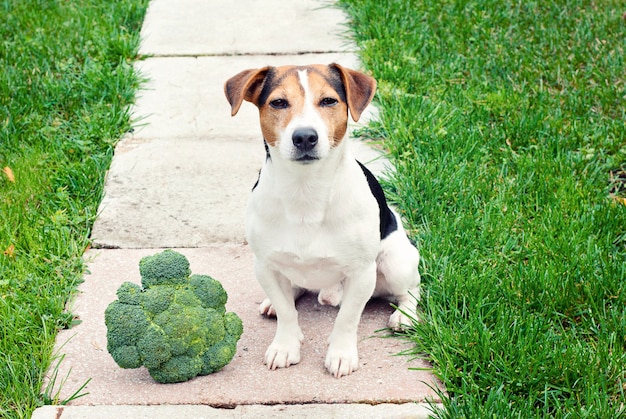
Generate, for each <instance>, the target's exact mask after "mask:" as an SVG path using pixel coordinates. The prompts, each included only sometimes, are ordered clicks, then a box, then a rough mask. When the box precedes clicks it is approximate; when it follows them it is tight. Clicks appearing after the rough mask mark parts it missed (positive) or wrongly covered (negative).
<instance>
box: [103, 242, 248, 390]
mask: <svg viewBox="0 0 626 419" xmlns="http://www.w3.org/2000/svg"><path fill="white" fill-rule="evenodd" d="M139 272H140V274H141V284H142V286H139V285H137V284H133V283H130V282H125V283H123V284H122V285H121V286H120V287H119V289H118V290H117V300H115V301H113V302H112V303H111V304H109V306H108V307H107V309H106V311H105V313H104V322H105V324H106V326H107V349H108V351H109V353H110V354H111V356H112V357H113V359H114V360H115V362H116V363H117V364H118V365H119V366H120V367H122V368H139V367H141V366H145V367H146V368H147V369H148V372H149V373H150V376H151V377H152V378H153V379H154V380H155V381H158V382H160V383H175V382H181V381H187V380H189V379H191V378H193V377H195V376H197V375H207V374H211V373H213V372H215V371H218V370H220V369H222V368H223V367H224V366H225V365H226V364H228V363H229V362H230V361H231V360H232V359H233V357H234V356H235V352H236V349H237V341H238V340H239V338H240V337H241V334H242V333H243V325H242V322H241V319H240V318H239V317H238V316H237V315H236V314H235V313H232V312H229V313H227V312H226V308H225V304H226V300H227V298H228V295H227V294H226V291H225V290H224V288H223V287H222V284H220V283H219V281H217V280H215V279H213V278H211V277H210V276H207V275H191V271H190V270H189V261H188V260H187V258H186V257H185V256H183V255H181V254H180V253H177V252H175V251H173V250H165V251H163V252H161V253H158V254H156V255H152V256H147V257H145V258H143V259H141V261H140V262H139Z"/></svg>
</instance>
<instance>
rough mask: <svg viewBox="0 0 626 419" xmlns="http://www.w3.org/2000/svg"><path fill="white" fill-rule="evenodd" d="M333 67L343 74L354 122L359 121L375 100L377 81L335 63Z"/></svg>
mask: <svg viewBox="0 0 626 419" xmlns="http://www.w3.org/2000/svg"><path fill="white" fill-rule="evenodd" d="M330 66H331V67H334V68H336V69H337V70H339V72H340V73H341V78H342V80H343V84H344V87H345V89H346V100H347V101H348V109H350V114H351V115H352V119H354V121H355V122H356V121H358V120H359V118H360V117H361V114H362V113H363V111H364V110H365V108H366V107H367V105H369V103H370V102H371V101H372V99H373V98H374V93H375V92H376V80H374V78H373V77H370V76H368V75H366V74H363V73H361V72H358V71H355V70H351V69H349V68H345V67H342V66H340V65H339V64H336V63H333V64H331V65H330Z"/></svg>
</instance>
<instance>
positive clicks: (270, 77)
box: [224, 64, 376, 163]
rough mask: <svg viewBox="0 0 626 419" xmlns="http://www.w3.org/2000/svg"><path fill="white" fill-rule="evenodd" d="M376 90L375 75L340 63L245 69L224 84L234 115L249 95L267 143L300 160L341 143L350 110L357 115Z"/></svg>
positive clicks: (313, 158)
mask: <svg viewBox="0 0 626 419" xmlns="http://www.w3.org/2000/svg"><path fill="white" fill-rule="evenodd" d="M375 90H376V81H375V80H374V79H373V78H372V77H370V76H367V75H365V74H363V73H360V72H358V71H354V70H350V69H348V68H344V67H342V66H340V65H339V64H330V65H310V66H301V67H298V66H284V67H264V68H260V69H251V70H245V71H242V72H241V73H239V74H237V75H235V76H233V77H232V78H230V79H229V80H228V81H227V82H226V84H225V86H224V91H225V93H226V98H227V99H228V102H229V103H230V105H231V107H232V115H233V116H234V115H235V114H237V112H238V111H239V108H240V106H241V104H242V102H243V101H244V100H247V101H249V102H252V103H254V104H255V105H256V106H257V107H258V108H259V114H260V119H261V131H262V133H263V137H264V138H265V141H266V142H267V144H268V145H269V146H270V147H272V148H276V149H277V150H278V151H279V154H280V156H281V157H283V158H284V159H285V160H291V161H295V162H300V163H311V162H314V161H316V160H321V159H323V158H325V157H326V156H327V155H328V154H329V152H330V151H331V150H332V149H333V148H335V147H337V146H338V145H339V144H340V143H341V141H342V140H343V138H344V136H345V134H346V130H347V127H348V110H350V114H351V115H352V119H354V120H355V121H358V120H359V118H360V116H361V113H362V112H363V110H365V108H366V107H367V105H368V104H369V103H370V101H371V100H372V97H373V96H374V92H375Z"/></svg>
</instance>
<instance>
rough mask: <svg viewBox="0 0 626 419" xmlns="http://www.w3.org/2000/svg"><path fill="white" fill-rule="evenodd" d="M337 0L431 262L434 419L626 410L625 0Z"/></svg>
mask: <svg viewBox="0 0 626 419" xmlns="http://www.w3.org/2000/svg"><path fill="white" fill-rule="evenodd" d="M340 3H341V4H342V6H343V7H344V8H345V10H346V11H347V12H348V14H349V15H350V19H351V28H350V30H351V32H352V36H353V37H354V39H355V40H356V42H357V44H358V45H359V47H360V48H361V59H362V62H363V63H364V66H365V68H367V69H368V70H369V71H370V72H371V73H372V75H374V76H375V77H376V78H377V79H378V81H379V91H378V94H377V97H376V99H377V102H378V105H379V107H380V109H381V111H382V112H381V118H380V122H379V123H376V124H373V125H371V126H370V127H369V133H368V134H369V135H372V136H375V137H378V138H381V139H382V140H383V142H384V145H385V146H386V147H387V148H388V150H389V151H390V153H391V156H392V159H393V162H394V164H395V165H396V167H397V171H396V173H395V174H394V175H393V178H392V180H391V181H390V182H389V183H388V184H387V185H386V187H387V189H388V190H389V191H390V192H391V195H392V196H393V197H394V200H395V201H396V204H397V206H398V207H399V208H400V209H401V210H402V212H403V214H404V215H405V217H406V218H407V220H408V225H409V227H410V229H411V230H412V233H413V235H414V237H415V238H416V239H417V241H418V242H419V245H420V249H421V252H422V255H423V258H424V264H423V268H422V270H423V273H424V275H423V278H424V281H423V291H424V292H423V302H422V305H421V308H422V310H423V313H422V319H423V322H422V323H420V324H418V325H416V327H415V330H413V331H411V332H410V333H409V337H410V338H411V339H412V340H413V341H414V342H415V344H416V353H418V354H425V356H427V357H428V358H429V359H430V360H431V361H432V364H433V368H434V371H435V373H436V374H437V375H438V376H439V377H440V378H441V380H442V381H443V382H444V384H445V386H446V388H447V391H448V392H449V397H447V398H445V400H444V403H445V407H446V412H440V413H439V414H438V415H439V416H440V417H449V418H461V417H466V418H487V417H489V418H491V417H494V418H496V417H497V418H501V417H522V418H528V417H558V418H565V417H569V418H580V417H589V418H609V417H611V418H613V417H618V416H619V415H623V414H625V413H626V412H625V410H624V409H625V408H624V401H625V400H626V396H625V392H626V205H624V202H626V201H622V202H620V201H619V200H617V199H614V198H612V197H610V191H611V190H612V189H613V190H615V188H614V187H615V185H611V182H610V179H611V175H610V173H611V172H612V171H613V172H615V171H617V172H619V171H624V170H625V169H626V124H625V121H626V88H625V82H626V80H625V78H626V70H625V69H626V63H625V49H626V22H625V21H624V18H623V17H622V14H623V13H624V12H626V9H625V8H624V3H623V2H620V1H610V0H609V1H605V2H601V3H597V2H593V1H582V0H571V1H528V2H526V1H525V2H522V1H516V2H506V1H502V0H483V1H480V0H475V1H469V0H466V1H451V0H436V1H434V0H423V1H389V2H379V1H375V0H342V1H340Z"/></svg>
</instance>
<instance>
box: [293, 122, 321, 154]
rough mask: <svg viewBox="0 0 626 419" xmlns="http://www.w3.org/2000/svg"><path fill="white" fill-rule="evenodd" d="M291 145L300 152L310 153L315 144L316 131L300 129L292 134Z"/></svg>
mask: <svg viewBox="0 0 626 419" xmlns="http://www.w3.org/2000/svg"><path fill="white" fill-rule="evenodd" d="M291 141H293V145H295V146H296V148H297V149H298V150H300V151H303V152H307V151H311V150H312V149H313V147H315V145H316V144H317V131H315V130H314V129H313V128H301V129H297V130H295V131H294V132H293V135H292V136H291Z"/></svg>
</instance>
